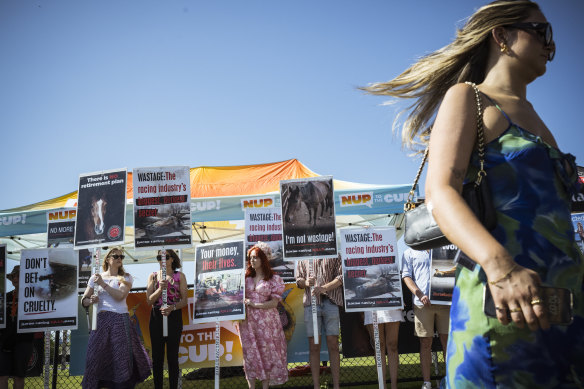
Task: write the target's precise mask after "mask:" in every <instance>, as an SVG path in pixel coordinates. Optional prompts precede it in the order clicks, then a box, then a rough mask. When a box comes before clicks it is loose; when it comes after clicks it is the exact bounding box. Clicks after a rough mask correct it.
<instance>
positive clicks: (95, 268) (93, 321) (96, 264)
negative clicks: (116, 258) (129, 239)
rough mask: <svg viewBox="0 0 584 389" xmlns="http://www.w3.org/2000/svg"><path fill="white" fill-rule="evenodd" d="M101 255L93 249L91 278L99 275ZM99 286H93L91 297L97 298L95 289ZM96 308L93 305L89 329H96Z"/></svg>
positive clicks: (99, 251)
mask: <svg viewBox="0 0 584 389" xmlns="http://www.w3.org/2000/svg"><path fill="white" fill-rule="evenodd" d="M100 254H101V249H100V248H99V247H98V248H96V249H94V252H93V256H94V257H95V261H94V262H93V273H92V276H93V275H95V274H98V273H99V255H100ZM98 288H99V285H93V295H94V296H95V297H97V289H98ZM97 306H98V304H93V310H92V315H91V329H92V330H95V329H97Z"/></svg>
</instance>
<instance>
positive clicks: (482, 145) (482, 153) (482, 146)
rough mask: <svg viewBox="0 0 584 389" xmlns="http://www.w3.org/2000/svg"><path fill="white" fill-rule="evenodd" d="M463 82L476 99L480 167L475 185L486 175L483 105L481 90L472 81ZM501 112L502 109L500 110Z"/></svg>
mask: <svg viewBox="0 0 584 389" xmlns="http://www.w3.org/2000/svg"><path fill="white" fill-rule="evenodd" d="M465 84H467V85H470V86H471V87H472V89H473V90H474V93H475V98H476V101H477V150H478V154H479V163H480V164H481V169H480V170H479V171H478V172H477V179H476V180H475V185H476V186H478V185H480V184H481V181H482V179H483V177H485V176H486V175H487V172H486V171H485V126H484V122H483V105H482V103H481V92H480V91H479V88H477V86H476V84H475V83H474V82H470V81H467V82H465ZM501 112H502V111H501Z"/></svg>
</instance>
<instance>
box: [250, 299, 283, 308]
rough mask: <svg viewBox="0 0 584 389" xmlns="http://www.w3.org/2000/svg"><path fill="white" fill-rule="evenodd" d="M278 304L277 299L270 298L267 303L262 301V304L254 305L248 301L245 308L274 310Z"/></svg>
mask: <svg viewBox="0 0 584 389" xmlns="http://www.w3.org/2000/svg"><path fill="white" fill-rule="evenodd" d="M246 300H247V299H246ZM278 302H280V300H279V299H277V298H272V299H270V300H268V301H264V302H263V303H254V302H251V301H249V303H248V304H247V306H249V307H252V308H258V309H271V308H276V307H277V306H278Z"/></svg>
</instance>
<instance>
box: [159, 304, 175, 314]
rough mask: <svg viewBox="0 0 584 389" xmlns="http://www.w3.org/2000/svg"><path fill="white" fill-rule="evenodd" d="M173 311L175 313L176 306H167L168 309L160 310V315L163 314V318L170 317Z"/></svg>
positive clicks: (162, 308)
mask: <svg viewBox="0 0 584 389" xmlns="http://www.w3.org/2000/svg"><path fill="white" fill-rule="evenodd" d="M172 311H174V305H167V306H166V307H161V308H160V313H162V316H168V315H170V314H171V313H172Z"/></svg>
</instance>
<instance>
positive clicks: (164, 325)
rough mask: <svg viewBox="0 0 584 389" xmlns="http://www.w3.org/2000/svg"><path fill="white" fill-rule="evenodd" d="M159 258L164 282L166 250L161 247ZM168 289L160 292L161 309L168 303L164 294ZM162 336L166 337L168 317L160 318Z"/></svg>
mask: <svg viewBox="0 0 584 389" xmlns="http://www.w3.org/2000/svg"><path fill="white" fill-rule="evenodd" d="M160 256H161V257H162V259H161V260H160V264H161V265H162V269H161V272H162V279H163V280H166V249H165V248H164V247H163V248H162V250H160ZM167 289H168V288H164V289H163V290H162V308H166V307H167V305H166V303H167V302H168V301H167V300H168V296H167V293H166V290H167ZM162 336H163V337H164V338H166V337H168V316H162Z"/></svg>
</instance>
